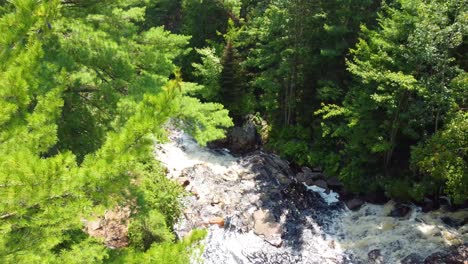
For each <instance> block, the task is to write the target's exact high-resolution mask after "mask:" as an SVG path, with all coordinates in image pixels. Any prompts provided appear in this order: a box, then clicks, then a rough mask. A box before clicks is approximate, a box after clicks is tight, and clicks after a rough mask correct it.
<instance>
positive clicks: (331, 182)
mask: <svg viewBox="0 0 468 264" xmlns="http://www.w3.org/2000/svg"><path fill="white" fill-rule="evenodd" d="M327 184H328V186H329V187H330V188H332V189H336V188H341V187H343V184H342V183H341V181H340V180H338V178H336V177H331V178H329V179H327Z"/></svg>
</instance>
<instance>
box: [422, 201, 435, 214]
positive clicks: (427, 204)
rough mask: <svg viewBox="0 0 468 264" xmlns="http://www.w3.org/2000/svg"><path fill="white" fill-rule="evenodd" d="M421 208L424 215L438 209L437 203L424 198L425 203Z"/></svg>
mask: <svg viewBox="0 0 468 264" xmlns="http://www.w3.org/2000/svg"><path fill="white" fill-rule="evenodd" d="M421 208H422V211H423V212H424V213H427V212H430V211H433V210H436V209H437V207H436V204H435V202H434V201H433V200H432V199H429V198H424V201H423V204H422V206H421Z"/></svg>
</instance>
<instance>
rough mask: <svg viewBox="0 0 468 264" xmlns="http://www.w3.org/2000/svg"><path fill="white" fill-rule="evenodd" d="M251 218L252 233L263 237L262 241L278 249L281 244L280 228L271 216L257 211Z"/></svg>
mask: <svg viewBox="0 0 468 264" xmlns="http://www.w3.org/2000/svg"><path fill="white" fill-rule="evenodd" d="M253 218H254V233H255V234H256V235H259V236H263V239H265V241H266V242H268V243H270V244H271V245H273V246H276V247H280V246H281V244H282V243H283V241H282V239H281V234H282V228H281V224H280V223H278V222H276V220H275V219H274V217H273V215H271V213H270V212H268V211H265V210H258V211H255V212H254V214H253Z"/></svg>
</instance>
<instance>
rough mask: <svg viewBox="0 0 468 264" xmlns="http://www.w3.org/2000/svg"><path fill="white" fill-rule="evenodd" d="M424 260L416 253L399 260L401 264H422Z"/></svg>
mask: <svg viewBox="0 0 468 264" xmlns="http://www.w3.org/2000/svg"><path fill="white" fill-rule="evenodd" d="M423 263H424V258H423V257H421V256H420V255H418V254H416V253H412V254H410V255H408V256H406V257H405V258H404V259H402V260H401V264H423Z"/></svg>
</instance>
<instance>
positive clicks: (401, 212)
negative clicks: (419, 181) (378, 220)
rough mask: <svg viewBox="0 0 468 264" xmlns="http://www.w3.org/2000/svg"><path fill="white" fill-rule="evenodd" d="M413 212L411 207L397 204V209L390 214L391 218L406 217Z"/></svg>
mask: <svg viewBox="0 0 468 264" xmlns="http://www.w3.org/2000/svg"><path fill="white" fill-rule="evenodd" d="M409 212H411V207H409V206H407V205H404V204H397V205H395V208H393V210H392V211H391V212H390V214H388V216H391V217H405V216H407V215H408V213H409Z"/></svg>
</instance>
